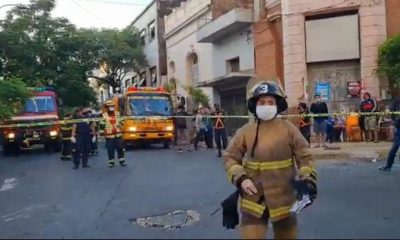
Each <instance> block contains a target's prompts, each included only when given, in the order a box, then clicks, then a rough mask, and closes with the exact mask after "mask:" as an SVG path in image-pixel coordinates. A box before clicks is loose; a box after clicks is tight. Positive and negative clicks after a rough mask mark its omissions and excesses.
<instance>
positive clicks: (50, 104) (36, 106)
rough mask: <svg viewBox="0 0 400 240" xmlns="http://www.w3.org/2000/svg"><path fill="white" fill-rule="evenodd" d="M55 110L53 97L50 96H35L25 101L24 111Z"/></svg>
mask: <svg viewBox="0 0 400 240" xmlns="http://www.w3.org/2000/svg"><path fill="white" fill-rule="evenodd" d="M54 111H56V105H55V99H54V97H52V96H35V97H32V98H29V99H28V100H26V102H25V108H24V112H29V113H38V112H54Z"/></svg>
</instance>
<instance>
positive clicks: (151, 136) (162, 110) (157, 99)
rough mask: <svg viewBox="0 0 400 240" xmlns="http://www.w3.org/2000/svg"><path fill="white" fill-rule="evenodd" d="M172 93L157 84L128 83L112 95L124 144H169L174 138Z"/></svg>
mask: <svg viewBox="0 0 400 240" xmlns="http://www.w3.org/2000/svg"><path fill="white" fill-rule="evenodd" d="M173 97H174V95H173V94H170V93H168V92H167V91H166V90H165V89H164V88H161V87H157V88H154V87H130V88H128V89H127V91H126V92H125V94H123V96H122V97H116V98H115V99H114V101H115V103H116V108H117V110H118V111H119V112H120V114H121V116H123V117H126V119H124V121H123V126H122V132H123V136H122V138H123V140H124V142H125V144H128V145H130V144H134V143H148V144H151V143H162V144H163V146H164V148H169V147H170V143H171V142H172V141H173V140H174V138H175V127H174V121H173V118H172V116H173V115H174V103H173V99H172V98H173Z"/></svg>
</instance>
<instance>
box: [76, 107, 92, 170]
mask: <svg viewBox="0 0 400 240" xmlns="http://www.w3.org/2000/svg"><path fill="white" fill-rule="evenodd" d="M89 112H90V109H88V108H81V109H80V111H79V112H78V114H77V119H82V121H81V122H78V123H75V124H74V125H73V127H72V136H71V142H72V143H74V145H75V147H74V156H73V158H74V167H73V169H78V168H79V164H80V158H81V157H82V167H83V168H89V167H90V166H89V165H88V160H89V152H90V148H91V144H92V143H93V142H95V141H96V139H95V137H93V136H94V135H95V129H94V126H93V124H91V123H90V121H89V119H88V118H89Z"/></svg>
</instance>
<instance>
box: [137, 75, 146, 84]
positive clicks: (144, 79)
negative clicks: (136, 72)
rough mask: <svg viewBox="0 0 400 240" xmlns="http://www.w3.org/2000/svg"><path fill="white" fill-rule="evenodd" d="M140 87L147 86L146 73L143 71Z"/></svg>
mask: <svg viewBox="0 0 400 240" xmlns="http://www.w3.org/2000/svg"><path fill="white" fill-rule="evenodd" d="M138 85H139V87H145V86H146V71H143V72H141V73H140V82H139V84H138Z"/></svg>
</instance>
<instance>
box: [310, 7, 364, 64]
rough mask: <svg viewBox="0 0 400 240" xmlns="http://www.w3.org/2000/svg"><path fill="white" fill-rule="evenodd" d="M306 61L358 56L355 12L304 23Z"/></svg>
mask: <svg viewBox="0 0 400 240" xmlns="http://www.w3.org/2000/svg"><path fill="white" fill-rule="evenodd" d="M305 31H306V54H307V55H306V57H307V62H308V63H311V62H326V61H336V60H349V59H359V58H360V33H359V16H358V14H357V13H355V14H351V15H345V16H336V17H331V16H329V17H328V18H320V19H308V20H307V21H306V23H305Z"/></svg>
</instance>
